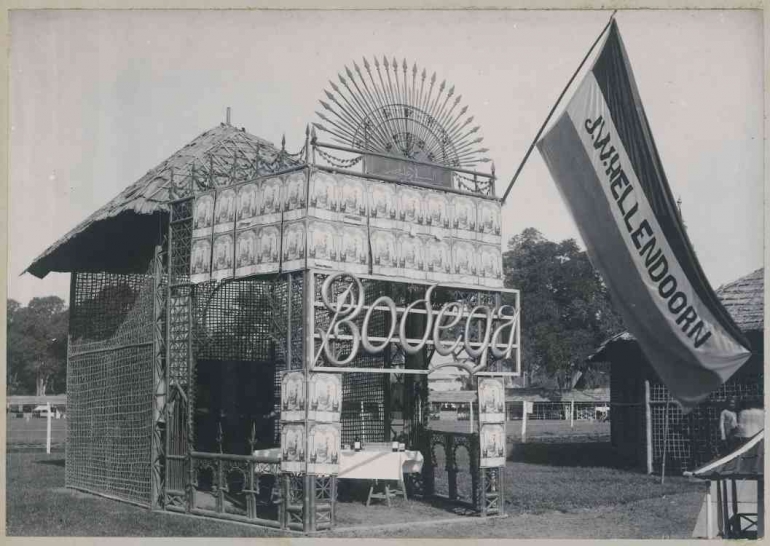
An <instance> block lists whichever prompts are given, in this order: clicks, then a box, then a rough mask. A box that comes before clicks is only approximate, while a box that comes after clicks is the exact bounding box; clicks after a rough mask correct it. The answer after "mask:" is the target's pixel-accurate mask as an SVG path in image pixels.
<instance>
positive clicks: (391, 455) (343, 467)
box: [337, 449, 424, 482]
mask: <svg viewBox="0 0 770 546" xmlns="http://www.w3.org/2000/svg"><path fill="white" fill-rule="evenodd" d="M423 462H424V459H423V456H422V453H420V452H419V451H374V450H366V449H364V450H362V451H352V450H344V449H343V450H342V451H341V452H340V470H339V474H337V477H338V478H342V479H349V480H396V481H399V482H400V481H402V480H403V475H404V474H412V473H415V472H420V471H421V470H422V464H423Z"/></svg>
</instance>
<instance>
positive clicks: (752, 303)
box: [588, 268, 765, 362]
mask: <svg viewBox="0 0 770 546" xmlns="http://www.w3.org/2000/svg"><path fill="white" fill-rule="evenodd" d="M716 295H717V297H718V298H719V300H720V301H721V302H722V305H724V307H725V309H727V312H728V313H730V316H731V317H732V318H733V320H734V321H735V324H736V325H737V326H738V328H740V329H741V331H743V332H744V333H748V332H762V330H763V329H764V325H765V321H764V316H765V269H764V268H761V269H757V270H756V271H753V272H752V273H749V274H748V275H746V276H745V277H741V278H740V279H738V280H736V281H733V282H731V283H728V284H725V285H723V286H720V287H719V288H718V289H717V290H716ZM619 343H636V338H635V337H634V336H633V335H632V334H630V333H629V332H621V333H619V334H616V335H614V336H612V337H611V338H609V339H607V340H605V341H604V342H603V343H602V344H601V345H600V346H599V347H598V348H597V349H596V351H594V353H593V354H592V355H591V356H589V357H588V360H589V361H591V362H603V361H604V360H606V357H607V352H606V351H607V348H608V347H610V346H612V345H617V344H619Z"/></svg>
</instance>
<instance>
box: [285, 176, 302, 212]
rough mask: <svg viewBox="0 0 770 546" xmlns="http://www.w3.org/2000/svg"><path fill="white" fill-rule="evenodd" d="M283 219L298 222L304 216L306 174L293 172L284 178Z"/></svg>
mask: <svg viewBox="0 0 770 546" xmlns="http://www.w3.org/2000/svg"><path fill="white" fill-rule="evenodd" d="M282 188H283V190H282V191H283V192H284V197H283V198H282V200H283V219H284V220H298V219H299V218H302V217H303V216H304V215H305V212H306V211H305V209H306V199H305V192H306V191H307V174H306V173H304V172H295V173H292V174H290V175H288V176H286V177H285V179H284V183H283V186H282Z"/></svg>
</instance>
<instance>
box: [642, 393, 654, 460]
mask: <svg viewBox="0 0 770 546" xmlns="http://www.w3.org/2000/svg"><path fill="white" fill-rule="evenodd" d="M644 428H645V447H646V453H647V474H652V408H650V381H649V380H645V381H644Z"/></svg>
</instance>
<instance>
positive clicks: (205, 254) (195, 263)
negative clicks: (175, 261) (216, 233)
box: [190, 236, 211, 283]
mask: <svg viewBox="0 0 770 546" xmlns="http://www.w3.org/2000/svg"><path fill="white" fill-rule="evenodd" d="M210 277H211V236H208V237H202V238H200V239H193V240H192V242H191V244H190V281H191V282H195V283H200V282H206V281H208V280H209V278H210Z"/></svg>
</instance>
